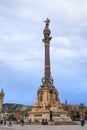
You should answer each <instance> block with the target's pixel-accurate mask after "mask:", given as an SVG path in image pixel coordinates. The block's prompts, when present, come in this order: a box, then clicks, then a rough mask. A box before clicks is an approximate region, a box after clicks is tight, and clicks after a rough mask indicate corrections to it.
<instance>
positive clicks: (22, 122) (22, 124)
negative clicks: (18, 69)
mask: <svg viewBox="0 0 87 130" xmlns="http://www.w3.org/2000/svg"><path fill="white" fill-rule="evenodd" d="M20 123H21V126H24V120H23V118H22V119H21V120H20Z"/></svg>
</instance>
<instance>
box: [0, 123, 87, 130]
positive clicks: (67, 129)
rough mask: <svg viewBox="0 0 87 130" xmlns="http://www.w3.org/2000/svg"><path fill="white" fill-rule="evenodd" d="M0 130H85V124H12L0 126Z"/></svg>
mask: <svg viewBox="0 0 87 130" xmlns="http://www.w3.org/2000/svg"><path fill="white" fill-rule="evenodd" d="M0 130H87V124H85V125H84V126H83V127H82V126H80V125H56V126H49V125H24V126H21V125H13V126H12V127H9V126H8V125H6V126H0Z"/></svg>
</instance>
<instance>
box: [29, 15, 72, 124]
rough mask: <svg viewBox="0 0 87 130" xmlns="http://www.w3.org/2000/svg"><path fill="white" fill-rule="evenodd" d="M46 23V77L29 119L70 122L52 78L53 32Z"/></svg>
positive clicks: (47, 21)
mask: <svg viewBox="0 0 87 130" xmlns="http://www.w3.org/2000/svg"><path fill="white" fill-rule="evenodd" d="M44 22H45V28H44V30H43V35H44V38H43V40H42V41H43V42H44V49H45V64H44V77H43V78H42V85H41V86H40V88H39V90H38V91H37V99H36V102H35V104H34V107H33V109H32V111H31V112H29V117H30V118H31V121H34V120H35V119H37V120H39V121H41V120H42V119H47V121H48V122H49V121H54V122H70V121H71V118H70V117H69V116H67V112H66V111H64V109H63V108H62V105H61V103H60V100H59V93H58V91H57V89H56V88H55V86H54V85H53V83H54V81H53V78H52V76H51V66H50V41H51V39H52V37H50V34H51V31H50V29H49V23H50V20H49V19H48V18H47V19H46V21H44Z"/></svg>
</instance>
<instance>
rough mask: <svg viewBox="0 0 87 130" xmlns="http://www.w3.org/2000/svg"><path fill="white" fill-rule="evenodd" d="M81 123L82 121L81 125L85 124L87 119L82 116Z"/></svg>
mask: <svg viewBox="0 0 87 130" xmlns="http://www.w3.org/2000/svg"><path fill="white" fill-rule="evenodd" d="M80 123H81V126H84V124H85V120H84V119H83V118H82V119H81V120H80Z"/></svg>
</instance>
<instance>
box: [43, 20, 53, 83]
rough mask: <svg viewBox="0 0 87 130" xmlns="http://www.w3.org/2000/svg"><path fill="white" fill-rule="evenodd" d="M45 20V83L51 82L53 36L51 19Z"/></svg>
mask: <svg viewBox="0 0 87 130" xmlns="http://www.w3.org/2000/svg"><path fill="white" fill-rule="evenodd" d="M44 22H45V28H44V30H43V35H44V39H43V42H44V47H45V65H44V66H45V76H44V83H49V82H50V76H51V71H50V50H49V49H50V40H51V38H52V37H50V34H51V31H50V29H49V23H50V20H49V19H48V18H47V20H46V21H44Z"/></svg>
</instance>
